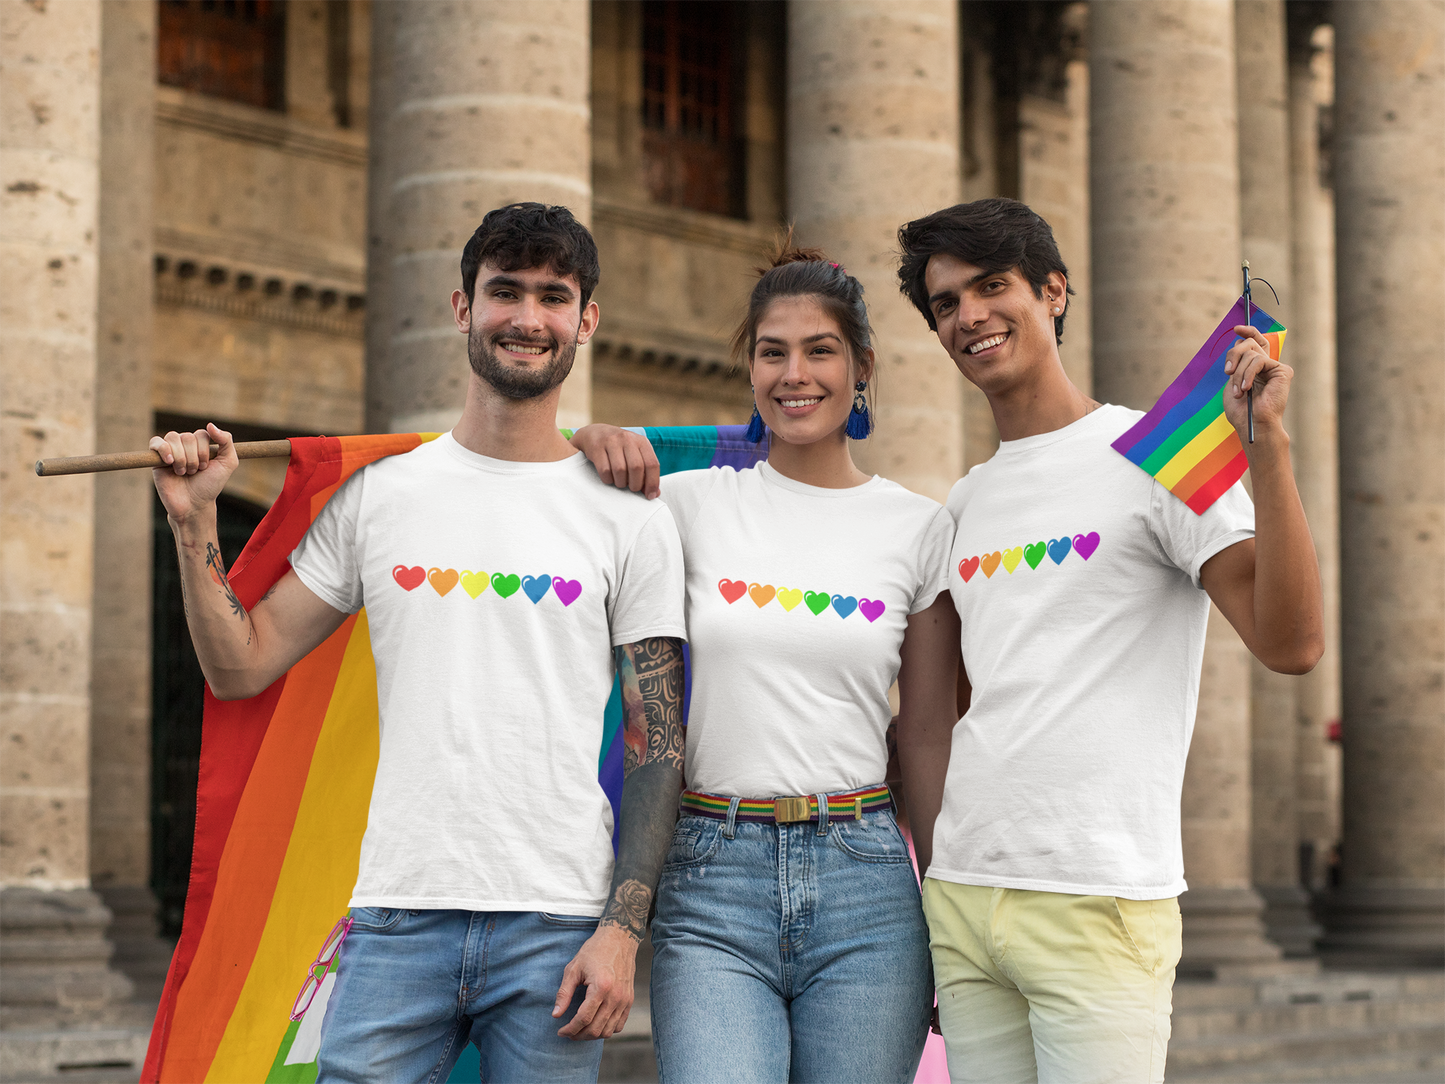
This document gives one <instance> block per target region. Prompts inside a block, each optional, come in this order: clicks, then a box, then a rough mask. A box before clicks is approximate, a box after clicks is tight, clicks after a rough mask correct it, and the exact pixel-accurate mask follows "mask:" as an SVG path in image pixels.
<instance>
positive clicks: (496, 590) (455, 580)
mask: <svg viewBox="0 0 1445 1084" xmlns="http://www.w3.org/2000/svg"><path fill="white" fill-rule="evenodd" d="M391 578H392V579H393V580H395V581H396V583H397V586H398V587H400V588H401V589H402V590H404V591H415V590H416V589H417V588H418V587H420V586H421V585H422V584H424V583H428V584H431V588H432V590H433V591H435V592H436V593H437V594H438V595H440V596H441V597H442V598H445V597H446V596H447V595H448V594H450V593H451V590H452V588H454V587H461V589H462V590H463V591H464V592H466V593H467V594H468V595H471V596H472V598H478V597H480V596H481V595H482V593H483V592H485V591H486V590H487V589H488V588H490V589H491V591H492V593H493V594H494V595H497V596H498V597H500V598H511V597H512V596H513V595H515V594H516V593H517V592H518V591H520V592H521V593H522V594H523V595H524V596H525V597H526V598H529V599H531V600H532V603H533V605H536V604H537V603H539V602H541V601H542V599H544V598H546V596H547V593H548V592H549V591H550V592H551V593H552V596H553V597H554V598H556V600H557V601H558V602H560V603H561V604H562V605H563V606H571V605H572V603H574V602H576V601H577V599H578V596H580V595H581V594H582V585H581V584H580V583H579V582H577V581H576V580H569V579H567V578H566V577H565V576H551V575H548V574H547V573H545V572H543V573H541V574H540V575H537V576H519V575H517V574H516V573H515V572H493V573H492V574H491V575H490V576H489V575H487V573H485V572H473V571H472V570H471V569H469V568H468V569H463V570H462V571H460V572H458V571H457V570H456V569H454V568H423V567H422V566H421V565H410V566H408V565H397V566H396V567H395V568H393V569H392V570H391Z"/></svg>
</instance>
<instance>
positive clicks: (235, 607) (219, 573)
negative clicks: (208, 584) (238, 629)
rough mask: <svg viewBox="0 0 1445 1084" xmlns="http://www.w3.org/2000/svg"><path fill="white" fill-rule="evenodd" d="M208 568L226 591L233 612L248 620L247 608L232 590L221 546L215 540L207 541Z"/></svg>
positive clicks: (217, 583)
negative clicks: (227, 577)
mask: <svg viewBox="0 0 1445 1084" xmlns="http://www.w3.org/2000/svg"><path fill="white" fill-rule="evenodd" d="M206 568H207V569H209V570H210V573H211V579H212V580H214V581H215V582H216V586H217V587H219V588H221V589H222V590H223V591H225V592H226V601H227V602H229V603H230V604H231V612H232V613H233V614H235V615H236V616H237V617H239V618H240V619H241V620H242V621H244V620H246V609H245V607H243V606H242V605H241V600H240V599H238V598H237V597H236V592H235V591H233V590H231V581H230V580H228V579H226V565H225V563H224V560H223V559H222V557H221V550H220V547H219V546H217V545H216V544H215V543H214V542H207V543H206Z"/></svg>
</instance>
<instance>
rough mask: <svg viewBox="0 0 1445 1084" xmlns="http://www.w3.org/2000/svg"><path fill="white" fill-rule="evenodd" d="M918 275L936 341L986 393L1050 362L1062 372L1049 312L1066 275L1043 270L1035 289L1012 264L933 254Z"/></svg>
mask: <svg viewBox="0 0 1445 1084" xmlns="http://www.w3.org/2000/svg"><path fill="white" fill-rule="evenodd" d="M924 283H925V285H926V287H927V290H928V305H929V311H930V312H931V313H932V315H933V319H934V320H935V322H936V323H937V325H938V341H939V342H940V343H942V344H943V347H944V349H945V350H947V351H948V355H949V357H951V358H952V359H953V363H954V364H955V365H957V366H958V369H959V372H961V373H963V375H964V376H965V377H967V378H968V379H969V380H970V381H971V382H972V383H974V384H976V385H977V386H978V387H979V388H980V389H981V390H982V391H983V392H984V393H985V394H987V395H988V396H989V397H990V398H992V397H994V396H995V395H1001V394H1006V393H1007V392H1009V391H1010V390H1012V389H1014V388H1017V387H1020V386H1024V385H1028V384H1030V383H1032V382H1034V381H1035V380H1037V379H1038V378H1040V377H1041V376H1042V375H1043V374H1044V373H1045V371H1049V372H1051V371H1052V369H1053V368H1058V369H1059V371H1060V372H1062V367H1061V366H1062V363H1061V362H1060V360H1059V350H1058V342H1057V339H1056V337H1055V328H1054V317H1055V316H1056V315H1057V314H1058V312H1059V311H1061V310H1062V308H1063V304H1064V301H1063V299H1064V297H1065V290H1066V288H1067V283H1066V282H1065V280H1064V276H1063V275H1061V274H1060V273H1059V272H1057V271H1054V272H1050V274H1049V278H1048V280H1047V282H1045V284H1044V285H1043V287H1042V289H1041V290H1040V291H1039V292H1038V293H1035V292H1034V288H1033V286H1031V285H1030V284H1029V281H1028V279H1027V278H1025V277H1024V275H1023V274H1022V273H1021V272H1020V271H1019V269H1018V268H1016V267H1015V268H1010V269H1009V270H1007V271H985V270H984V269H983V268H981V267H977V266H975V265H974V264H971V263H968V262H966V261H964V260H960V259H958V258H957V257H954V256H949V255H947V254H939V255H936V256H934V257H932V258H931V259H930V260H929V261H928V268H927V270H926V271H925V273H924Z"/></svg>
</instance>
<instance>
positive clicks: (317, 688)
mask: <svg viewBox="0 0 1445 1084" xmlns="http://www.w3.org/2000/svg"><path fill="white" fill-rule="evenodd" d="M639 431H640V432H643V433H645V434H646V435H647V437H648V439H649V440H651V441H652V445H653V448H654V449H655V450H656V452H657V457H658V459H659V460H660V461H661V463H662V470H663V473H665V474H667V473H672V472H674V471H679V470H689V469H692V468H696V467H708V466H732V467H736V468H739V469H741V468H744V467H751V466H753V465H755V464H756V463H757V462H758V461H759V460H760V459H762V458H763V457H764V452H763V451H762V450H761V449H760V447H759V446H758V445H755V444H751V443H749V442H748V441H747V440H746V438H745V437H744V436H743V432H744V427H743V426H740V425H733V426H682V427H675V428H673V427H668V428H647V429H644V430H639ZM564 432H565V430H564ZM569 435H570V434H569ZM435 436H436V434H434V433H432V434H418V433H408V434H391V435H383V436H357V437H306V438H297V439H294V440H292V442H291V463H290V467H289V469H288V470H287V473H286V483H285V486H284V487H283V488H282V491H281V495H280V496H279V497H278V498H277V499H276V503H275V504H274V505H273V506H272V507H271V510H270V511H269V512H268V513H267V514H266V517H265V519H263V520H262V521H261V523H260V525H259V526H258V527H257V528H256V531H255V533H254V534H253V535H252V536H251V540H250V541H249V542H248V543H247V544H246V548H245V549H244V550H243V551H242V553H241V556H240V557H239V558H237V560H236V563H235V567H233V568H232V569H231V572H230V580H231V585H232V587H233V588H234V589H235V592H236V595H237V597H239V598H240V600H241V602H242V603H243V604H244V605H246V606H254V605H255V604H256V601H257V600H258V599H259V598H261V596H262V595H264V594H265V593H266V591H267V590H268V589H269V588H270V587H271V585H272V584H274V583H275V582H276V581H277V580H279V579H280V578H281V577H282V576H283V575H285V574H286V571H287V570H288V569H289V568H290V564H289V563H288V558H289V557H290V554H291V551H292V550H293V549H295V548H296V544H297V543H298V542H299V541H300V540H301V536H302V535H304V534H305V533H306V529H307V528H308V527H310V526H311V522H312V520H314V519H315V518H316V516H317V514H318V513H319V512H320V511H321V509H322V507H323V506H324V505H325V504H326V501H327V500H328V499H329V498H330V496H331V495H332V494H333V493H335V492H336V489H337V487H338V486H340V485H341V483H342V482H344V481H346V479H347V478H349V477H350V476H351V475H352V474H353V473H354V472H355V471H356V470H358V469H360V468H361V467H363V466H365V465H366V464H367V463H370V462H372V461H374V460H377V459H380V458H382V457H383V456H388V455H396V454H397V453H400V452H408V451H411V450H412V449H413V448H415V447H417V446H418V445H420V444H422V443H423V442H425V441H427V440H431V439H433V438H434V437H435ZM640 499H641V498H639V500H640ZM205 703H206V706H205V715H204V719H203V721H202V725H201V763H200V778H199V783H198V786H197V793H196V835H195V847H194V850H193V852H192V857H191V879H190V886H189V889H188V892H187V895H186V915H185V921H184V923H183V924H182V928H181V938H180V942H179V943H178V944H177V945H176V950H175V953H174V955H173V956H172V958H171V967H170V972H169V973H168V974H167V976H166V985H165V990H164V992H163V993H162V995H161V1003H160V1008H159V1010H158V1011H157V1013H156V1021H155V1026H154V1027H153V1028H152V1030H151V1040H150V1048H149V1050H148V1051H147V1053H146V1061H145V1068H144V1070H143V1072H142V1075H141V1079H142V1080H143V1081H180V1082H197V1081H217V1082H220V1081H262V1080H264V1081H301V1082H310V1081H314V1080H315V1079H316V1047H317V1043H318V1041H319V1035H320V1024H321V1012H319V1011H316V1010H317V1009H320V1008H322V1006H323V1000H322V998H321V997H317V999H316V1001H315V1002H313V1009H312V1011H310V1012H308V1013H307V1014H306V1016H304V1017H303V1018H302V1019H301V1020H300V1021H297V1022H292V1020H291V1019H290V1010H291V1004H292V1000H293V999H294V998H295V996H296V992H297V990H299V989H300V986H301V982H302V980H303V979H304V978H305V977H306V968H307V965H308V964H310V963H311V961H312V960H313V959H314V957H315V955H316V951H317V949H318V948H319V947H320V946H321V943H322V941H323V940H324V939H325V937H326V934H327V931H329V930H330V929H331V927H332V926H333V925H334V924H335V922H336V920H337V919H338V918H340V917H341V916H342V915H344V914H346V911H347V901H348V900H349V899H350V898H351V889H352V887H353V885H354V884H355V883H356V872H357V867H358V864H359V862H360V855H361V837H362V834H363V833H364V831H365V829H366V816H367V810H368V808H369V806H370V804H371V787H372V783H373V781H374V779H375V776H376V761H377V755H378V747H379V741H378V733H377V720H378V714H377V701H376V667H375V664H374V662H373V661H372V657H371V640H370V636H369V635H368V632H367V623H366V611H365V610H363V611H361V612H360V613H358V614H356V615H354V616H352V617H348V618H347V619H346V621H345V622H343V623H342V626H341V628H339V629H338V630H337V631H336V632H335V633H334V634H333V635H332V636H331V637H330V638H329V639H328V640H326V642H325V643H323V644H322V645H321V646H320V647H318V648H317V649H316V650H315V651H313V652H312V653H311V654H310V655H307V656H306V658H304V659H302V660H301V661H300V662H299V663H297V664H296V665H295V666H294V667H292V668H291V670H290V671H289V672H288V673H287V674H286V675H285V676H284V677H282V678H281V679H280V680H278V681H277V682H276V683H275V684H274V685H272V686H271V687H270V688H269V689H267V690H266V691H265V692H264V693H262V694H261V695H259V696H256V697H253V698H252V699H250V700H236V701H230V702H224V701H220V700H217V699H215V697H213V696H212V695H211V692H210V690H209V689H207V690H206V701H205ZM621 724H622V698H621V694H620V691H619V689H618V688H617V687H616V686H614V687H613V690H612V696H611V699H610V700H609V701H608V704H607V709H606V712H605V714H604V718H603V720H602V743H601V756H600V757H599V760H598V777H599V779H600V780H601V782H602V785H603V789H604V790H605V791H606V792H607V795H608V797H609V798H610V799H611V801H612V806H613V813H614V823H616V813H617V810H618V806H619V803H620V801H621V793H622V741H621V737H620V735H619V733H618V732H619V730H620V729H621ZM614 845H615V839H614ZM559 979H560V976H559ZM328 992H329V991H328ZM471 1055H472V1056H471V1057H470V1058H467V1057H464V1058H463V1059H462V1060H461V1061H459V1062H458V1068H457V1071H456V1072H455V1073H454V1074H453V1077H452V1079H457V1080H459V1079H465V1078H467V1074H468V1073H470V1077H469V1078H470V1079H471V1080H475V1079H476V1078H477V1061H476V1058H475V1051H471Z"/></svg>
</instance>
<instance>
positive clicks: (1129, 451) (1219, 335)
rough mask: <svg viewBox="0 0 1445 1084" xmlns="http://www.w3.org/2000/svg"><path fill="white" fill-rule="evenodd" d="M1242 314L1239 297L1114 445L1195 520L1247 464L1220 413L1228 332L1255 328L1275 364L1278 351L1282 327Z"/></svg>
mask: <svg viewBox="0 0 1445 1084" xmlns="http://www.w3.org/2000/svg"><path fill="white" fill-rule="evenodd" d="M1244 314H1245V300H1244V298H1242V297H1241V298H1240V299H1239V300H1238V301H1236V302H1235V303H1234V307H1233V308H1232V309H1230V310H1229V312H1228V313H1226V314H1225V316H1224V319H1223V320H1221V321H1220V322H1219V326H1218V327H1216V328H1215V329H1214V334H1213V335H1211V336H1210V337H1209V340H1208V341H1207V342H1206V343H1205V344H1204V345H1203V346H1202V347H1200V348H1199V352H1198V353H1197V354H1195V355H1194V360H1193V361H1191V362H1190V363H1189V364H1188V365H1187V366H1185V369H1184V371H1183V372H1182V373H1180V374H1179V376H1178V378H1177V379H1176V380H1175V381H1174V383H1172V384H1170V385H1169V387H1167V388H1165V389H1164V394H1163V395H1161V396H1160V397H1159V401H1158V402H1157V403H1155V404H1154V406H1153V407H1151V408H1150V410H1149V413H1147V414H1145V415H1144V417H1142V418H1140V419H1139V421H1138V423H1137V424H1136V425H1135V426H1134V427H1133V428H1131V429H1130V430H1129V431H1128V432H1127V433H1125V434H1124V435H1123V436H1122V437H1120V438H1119V439H1118V440H1116V441H1114V444H1113V448H1114V450H1115V451H1117V452H1118V453H1119V454H1121V455H1122V456H1123V457H1124V458H1125V459H1127V460H1129V462H1131V463H1133V464H1135V465H1136V466H1138V467H1139V468H1140V469H1142V470H1143V471H1144V472H1145V473H1147V474H1151V475H1153V476H1154V477H1155V478H1157V479H1158V480H1159V483H1160V484H1161V485H1162V486H1164V488H1165V489H1167V490H1169V492H1170V493H1173V494H1174V495H1175V496H1176V497H1178V498H1179V499H1180V500H1181V501H1183V502H1184V503H1185V504H1187V505H1188V506H1189V507H1190V508H1191V509H1192V510H1193V511H1194V513H1195V514H1196V515H1200V514H1202V513H1203V512H1204V511H1205V510H1206V509H1208V508H1209V506H1210V505H1212V504H1213V503H1214V502H1215V501H1217V500H1218V499H1219V498H1220V497H1221V496H1223V495H1224V493H1225V491H1226V490H1228V489H1229V487H1230V486H1232V485H1234V483H1235V482H1237V481H1239V480H1240V478H1242V477H1243V476H1244V472H1245V470H1246V468H1248V466H1249V461H1248V459H1246V458H1245V454H1244V445H1243V444H1241V443H1240V440H1239V434H1238V433H1237V432H1235V429H1234V426H1233V425H1231V424H1230V422H1229V419H1228V418H1227V417H1225V414H1224V388H1225V386H1226V385H1227V384H1228V383H1229V374H1228V373H1226V372H1225V371H1224V360H1225V357H1226V355H1227V354H1228V353H1229V348H1230V347H1231V346H1233V345H1234V344H1235V342H1236V341H1238V340H1237V339H1236V338H1235V335H1234V329H1235V328H1236V327H1238V326H1239V325H1240V324H1244V323H1248V324H1251V325H1252V326H1254V327H1256V328H1258V329H1259V330H1260V331H1261V332H1263V333H1264V338H1265V341H1266V342H1268V343H1269V356H1270V357H1271V358H1273V359H1274V360H1275V361H1278V360H1279V355H1280V351H1281V350H1283V349H1284V337H1285V326H1284V325H1283V324H1281V323H1280V322H1279V321H1278V320H1276V319H1275V318H1274V317H1273V316H1271V315H1270V314H1269V313H1267V312H1265V311H1264V310H1263V309H1260V308H1255V307H1254V306H1252V305H1251V306H1250V318H1249V320H1245V318H1244Z"/></svg>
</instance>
